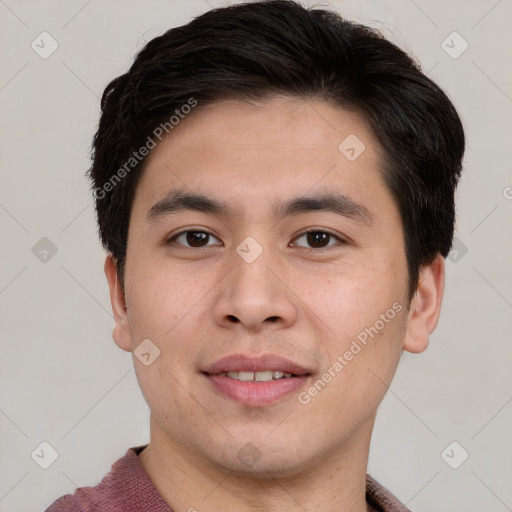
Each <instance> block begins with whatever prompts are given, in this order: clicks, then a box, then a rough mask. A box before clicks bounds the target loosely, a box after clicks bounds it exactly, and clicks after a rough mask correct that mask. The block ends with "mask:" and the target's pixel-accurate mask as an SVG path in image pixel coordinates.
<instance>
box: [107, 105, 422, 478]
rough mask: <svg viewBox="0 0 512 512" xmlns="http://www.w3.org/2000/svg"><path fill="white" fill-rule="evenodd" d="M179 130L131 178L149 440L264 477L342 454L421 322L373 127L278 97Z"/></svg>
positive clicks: (131, 302) (135, 321) (132, 285)
mask: <svg viewBox="0 0 512 512" xmlns="http://www.w3.org/2000/svg"><path fill="white" fill-rule="evenodd" d="M171 135H172V136H171V137H168V138H167V139H165V140H164V141H163V142H162V143H161V144H160V145H159V146H158V147H157V148H156V149H154V150H153V151H152V153H151V154H150V156H149V158H148V160H147V165H146V168H145V170H144V173H143V175H142V177H141V180H140V181H139V184H138V186H137V190H136V194H135V198H134V203H133V208H132V213H131V218H130V228H129V236H128V247H127V259H126V273H125V288H124V292H125V295H124V299H125V300H126V305H127V310H126V313H125V314H124V315H123V314H118V315H117V318H116V320H117V322H118V326H117V327H116V331H115V335H114V338H115V340H116V342H117V343H118V345H119V346H121V347H122V348H124V349H125V350H130V351H134V365H135V369H136V372H137V378H138V381H139V384H140V386H141V389H142V392H143V394H144V397H145V399H146V401H147V402H148V405H149V407H150V409H151V413H152V428H153V427H154V429H155V430H157V431H158V432H152V439H153V436H156V435H158V436H159V439H160V440H161V442H165V443H166V444H168V446H173V445H175V446H178V445H179V446H180V447H182V448H184V449H186V450H187V452H188V453H190V454H193V455H194V456H197V457H198V458H199V459H200V460H203V461H206V462H208V463H211V464H213V465H214V466H217V467H220V468H223V469H227V470H229V471H234V472H238V473H250V474H252V475H256V474H267V475H268V473H269V472H270V473H271V474H275V475H286V474H293V473H294V472H296V471H298V469H297V468H299V467H300V468H301V470H304V469H305V468H313V467H314V466H315V465H318V464H321V463H325V462H326V461H328V460H329V459H330V458H332V457H334V456H335V455H336V457H338V460H339V457H340V454H347V453H350V452H351V450H352V451H353V450H355V449H357V448H356V447H358V446H360V445H361V443H358V441H361V440H369V436H370V433H371V429H372V426H373V421H374V417H375V413H376V409H377V407H378V404H379V403H380V401H381V399H382V397H383V395H384V394H385V392H386V386H387V385H388V384H389V382H390V381H391V378H392V376H393V374H394V371H395V369H396V365H397V363H398V360H399V357H400V354H401V352H402V350H403V348H404V339H405V337H406V335H407V329H408V321H409V320H410V318H409V310H408V308H407V303H406V297H407V280H408V279H407V278H408V276H407V264H406V258H405V251H404V240H403V233H402V226H401V221H400V217H399V213H398V210H397V208H396V206H395V204H394V202H393V200H392V198H391V196H390V193H389V192H388V190H387V189H386V187H385V185H384V182H383V180H382V176H381V173H380V171H379V163H380V157H379V154H378V147H377V144H376V142H375V140H374V138H373V137H372V135H371V132H370V131H369V129H368V128H367V126H366V125H365V123H364V121H363V120H362V118H361V117H359V116H358V115H357V114H355V113H350V112H348V111H344V110H340V109H338V108H335V107H333V106H330V105H329V104H327V103H324V102H321V101H309V102H306V101H303V100H298V99H290V98H274V99H270V100H267V101H262V102H260V103H257V104H248V103H244V102H240V101H223V102H219V103H216V104H213V105H210V106H207V107H204V108H201V106H198V108H197V110H196V111H195V112H194V113H193V114H191V115H190V116H189V117H188V118H186V119H185V120H184V121H182V123H181V124H180V125H179V126H178V127H176V128H175V129H174V130H173V132H172V134H171ZM347 137H349V138H348V139H347ZM355 137H357V139H356V138H355ZM343 141H345V142H343ZM340 143H341V145H340ZM363 144H364V146H363ZM110 281H111V288H113V279H111V280H110ZM143 340H151V341H150V342H148V341H145V342H144V343H145V345H141V347H144V350H142V348H139V351H137V350H136V349H137V347H139V345H140V344H141V343H142V342H143ZM158 351H159V355H158ZM413 351H414V350H413ZM418 351H419V350H418ZM140 352H143V353H144V354H145V356H143V357H142V358H140V359H139V357H137V353H139V356H140ZM148 354H149V355H148ZM157 355H158V357H156V359H154V358H155V356H157ZM144 358H145V359H144ZM153 359H154V361H153ZM144 363H146V364H144ZM148 363H150V364H148ZM341 456H343V455H341Z"/></svg>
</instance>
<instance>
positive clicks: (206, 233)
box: [166, 229, 348, 251]
mask: <svg viewBox="0 0 512 512" xmlns="http://www.w3.org/2000/svg"><path fill="white" fill-rule="evenodd" d="M187 233H202V234H205V235H208V236H211V237H214V238H217V237H216V236H215V235H213V234H212V233H210V232H209V231H204V230H201V229H187V230H184V231H180V232H179V233H176V234H175V235H173V236H172V237H171V238H169V239H168V240H167V242H166V244H171V243H174V242H176V240H177V239H178V238H179V237H180V236H182V235H186V234H187ZM310 233H322V234H325V235H328V236H330V237H331V238H334V239H335V240H336V242H337V244H341V245H346V244H348V241H347V240H345V239H343V238H341V237H340V236H338V235H335V234H334V233H331V232H330V231H326V230H322V229H310V230H308V231H304V232H303V233H301V234H299V235H297V236H296V237H295V238H294V239H293V240H294V241H296V240H298V239H299V238H301V237H303V236H307V235H308V234H310ZM330 241H331V239H329V242H330ZM176 243H177V242H176ZM337 244H330V243H328V245H327V246H325V247H320V248H314V247H302V248H303V249H309V250H310V251H321V250H325V249H328V248H330V247H332V246H333V245H337ZM178 245H181V246H183V247H186V248H187V249H203V248H205V247H210V245H206V246H202V247H191V246H188V245H184V244H180V243H178ZM212 245H218V244H212ZM299 247H301V246H299Z"/></svg>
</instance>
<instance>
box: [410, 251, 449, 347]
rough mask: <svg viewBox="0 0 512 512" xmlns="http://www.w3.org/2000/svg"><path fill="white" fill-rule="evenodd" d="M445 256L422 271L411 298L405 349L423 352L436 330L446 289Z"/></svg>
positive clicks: (437, 258)
mask: <svg viewBox="0 0 512 512" xmlns="http://www.w3.org/2000/svg"><path fill="white" fill-rule="evenodd" d="M444 272H445V268H444V258H443V257H442V256H441V254H438V255H437V257H436V259H435V260H434V261H433V262H432V263H431V264H430V265H427V266H425V267H422V269H421V271H420V278H419V283H418V287H417V289H416V293H415V294H414V297H413V298H412V300H411V304H410V307H409V314H408V315H409V316H408V319H407V330H406V333H405V339H404V350H407V351H408V352H413V353H419V352H423V351H424V350H425V349H426V348H427V347H428V339H429V335H430V334H431V333H432V332H433V331H434V329H435V328H436V326H437V322H438V321H439V315H440V313H441V303H442V301H443V291H444V275H445V274H444Z"/></svg>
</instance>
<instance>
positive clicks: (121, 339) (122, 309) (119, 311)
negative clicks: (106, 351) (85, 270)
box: [105, 254, 132, 352]
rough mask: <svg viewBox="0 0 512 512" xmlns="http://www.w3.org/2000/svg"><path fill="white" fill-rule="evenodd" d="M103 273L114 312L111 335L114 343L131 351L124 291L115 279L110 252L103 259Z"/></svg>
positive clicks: (115, 267)
mask: <svg viewBox="0 0 512 512" xmlns="http://www.w3.org/2000/svg"><path fill="white" fill-rule="evenodd" d="M105 275H106V276H107V281H108V287H109V289H110V303H111V304H112V313H113V314H114V321H115V326H114V331H113V332H112V337H113V338H114V341H115V342H116V345H117V346H118V347H119V348H122V349H123V350H126V351H127V352H131V351H132V341H131V336H130V324H129V322H128V315H127V313H126V301H125V297H124V291H123V289H122V287H121V285H120V284H119V283H118V279H117V265H116V263H115V260H114V258H113V257H112V255H111V254H108V256H107V258H106V259H105Z"/></svg>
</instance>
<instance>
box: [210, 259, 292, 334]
mask: <svg viewBox="0 0 512 512" xmlns="http://www.w3.org/2000/svg"><path fill="white" fill-rule="evenodd" d="M232 259H233V265H234V268H233V269H232V271H231V272H229V273H228V275H227V276H226V281H225V282H224V286H223V287H222V291H221V293H220V295H219V296H218V297H217V301H216V303H215V309H214V315H215V321H216V323H217V324H218V325H220V326H222V327H224V328H231V329H232V328H237V329H244V330H250V331H252V332H259V331H261V330H263V329H266V328H268V327H272V328H273V329H284V328H287V327H290V326H291V325H293V324H294V323H295V322H296V320H297V315H298V310H297V305H296V303H295V302H294V300H293V298H294V296H293V293H292V292H291V291H290V289H289V288H288V287H287V286H286V283H285V280H283V279H282V276H283V275H284V273H283V272H282V269H281V271H280V270H279V268H277V265H276V264H275V262H274V264H272V263H271V261H270V257H267V256H266V254H265V251H264V252H263V254H262V255H261V256H260V257H259V258H258V259H257V260H256V261H253V262H251V263H248V262H247V261H245V260H244V259H243V258H241V257H240V256H239V255H238V254H234V255H233V258H232ZM278 276H280V277H278Z"/></svg>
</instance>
